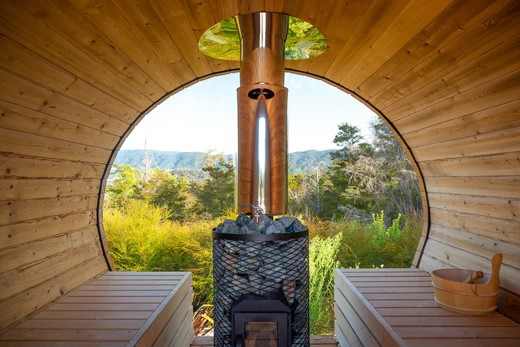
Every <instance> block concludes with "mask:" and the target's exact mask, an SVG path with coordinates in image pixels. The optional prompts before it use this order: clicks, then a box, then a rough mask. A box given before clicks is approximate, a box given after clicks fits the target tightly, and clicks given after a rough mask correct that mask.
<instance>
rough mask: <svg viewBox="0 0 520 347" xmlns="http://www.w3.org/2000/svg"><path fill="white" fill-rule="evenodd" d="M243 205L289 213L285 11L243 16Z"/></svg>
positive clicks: (251, 210) (240, 115)
mask: <svg viewBox="0 0 520 347" xmlns="http://www.w3.org/2000/svg"><path fill="white" fill-rule="evenodd" d="M237 24H238V27H239V29H240V35H241V66H240V88H238V90H237V94H238V177H237V204H238V206H237V208H238V211H239V212H241V213H254V212H255V208H256V207H259V208H261V209H262V210H263V212H264V213H265V214H268V215H280V214H285V213H286V211H287V88H285V87H284V46H285V39H286V37H287V27H288V18H287V15H284V14H281V13H269V12H257V13H251V14H245V15H240V16H239V17H238V19H237Z"/></svg>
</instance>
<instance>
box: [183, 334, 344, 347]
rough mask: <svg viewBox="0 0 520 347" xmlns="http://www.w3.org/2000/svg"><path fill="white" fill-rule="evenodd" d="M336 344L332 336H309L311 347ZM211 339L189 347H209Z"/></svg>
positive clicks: (201, 338)
mask: <svg viewBox="0 0 520 347" xmlns="http://www.w3.org/2000/svg"><path fill="white" fill-rule="evenodd" d="M337 345H338V344H337V342H336V338H334V336H311V347H336V346H337ZM211 346H213V337H206V336H197V337H195V338H194V339H193V343H192V344H191V347H211Z"/></svg>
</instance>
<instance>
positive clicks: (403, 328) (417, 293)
mask: <svg viewBox="0 0 520 347" xmlns="http://www.w3.org/2000/svg"><path fill="white" fill-rule="evenodd" d="M335 303H336V305H335V306H336V335H337V336H338V340H339V342H340V344H341V346H368V345H370V346H410V347H419V346H420V347H434V346H435V347H437V346H440V347H458V346H460V347H519V346H520V325H519V324H517V323H515V322H513V321H512V320H510V319H509V318H506V317H505V316H503V315H501V314H499V313H496V312H495V313H492V314H490V315H486V316H470V315H462V314H458V313H453V312H450V311H446V310H444V309H442V308H440V307H439V306H438V305H437V304H436V303H435V302H434V300H433V288H432V284H431V277H430V275H429V274H428V273H427V272H424V271H420V270H416V269H386V270H337V271H336V283H335Z"/></svg>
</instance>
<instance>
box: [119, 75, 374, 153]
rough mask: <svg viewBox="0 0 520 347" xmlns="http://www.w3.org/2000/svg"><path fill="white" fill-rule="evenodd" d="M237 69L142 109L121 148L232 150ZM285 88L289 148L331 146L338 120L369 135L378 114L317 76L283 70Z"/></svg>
mask: <svg viewBox="0 0 520 347" xmlns="http://www.w3.org/2000/svg"><path fill="white" fill-rule="evenodd" d="M238 86H239V75H238V73H232V74H227V75H222V76H217V77H212V78H210V79H207V80H204V81H200V82H198V83H196V84H194V85H192V86H190V87H188V88H186V89H184V90H182V91H180V92H178V93H176V94H174V95H172V96H170V97H169V98H168V99H166V100H165V101H164V102H162V103H161V104H159V105H158V106H157V107H156V108H154V109H153V110H152V111H151V112H150V113H149V114H147V115H146V116H145V117H144V118H143V120H141V122H140V123H139V124H138V125H137V126H136V127H135V128H134V130H133V131H132V133H130V135H129V136H128V137H127V139H126V141H125V142H124V144H123V147H122V148H123V149H143V148H145V141H146V148H147V149H149V150H163V151H180V152H214V153H225V154H233V153H236V150H237V129H236V127H237V126H236V124H237V107H236V103H237V101H236V89H237V88H238ZM285 86H286V87H287V88H288V89H289V101H288V129H289V132H288V139H289V144H288V145H289V152H297V151H304V150H309V149H317V150H323V149H334V148H336V146H335V145H334V143H333V139H334V135H335V134H336V133H337V131H338V125H339V124H340V123H344V122H348V123H349V124H350V125H355V126H357V127H359V128H360V129H361V133H362V135H363V136H364V138H365V140H366V141H370V140H371V138H372V135H371V130H370V124H371V122H372V121H373V120H374V119H375V118H376V117H378V116H377V114H375V113H374V112H373V111H371V110H370V109H369V108H368V107H366V106H365V105H364V104H363V103H361V102H360V101H358V100H356V99H355V98H354V97H352V96H350V95H349V94H347V93H345V92H344V91H342V90H340V89H338V88H336V87H334V86H331V85H329V84H327V83H325V82H322V81H319V80H317V79H314V78H311V77H307V76H302V75H297V74H293V73H286V75H285Z"/></svg>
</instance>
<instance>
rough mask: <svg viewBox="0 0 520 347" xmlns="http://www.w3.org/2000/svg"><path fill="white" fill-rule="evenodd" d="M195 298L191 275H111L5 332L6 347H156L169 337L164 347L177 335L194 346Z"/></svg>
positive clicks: (1, 340) (2, 342)
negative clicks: (193, 300) (159, 342)
mask: <svg viewBox="0 0 520 347" xmlns="http://www.w3.org/2000/svg"><path fill="white" fill-rule="evenodd" d="M192 297H193V290H192V287H191V274H190V273H180V272H164V273H162V272H153V273H133V272H111V273H105V274H102V275H100V276H98V277H96V278H94V279H91V280H89V281H87V282H86V283H84V284H82V285H81V286H79V287H78V288H76V289H74V290H72V291H71V292H70V293H68V294H66V295H64V296H62V297H60V298H58V299H57V300H56V301H55V302H54V303H51V304H49V305H47V306H46V307H44V308H42V309H41V310H39V311H37V312H35V313H34V314H33V315H32V316H31V317H29V318H28V319H26V320H24V321H22V322H20V323H19V324H17V325H16V326H14V327H12V328H10V329H8V330H6V331H5V332H3V333H2V335H0V347H4V346H22V347H24V346H25V347H28V346H31V347H62V346H77V347H89V346H97V347H122V346H125V347H131V346H147V347H150V346H153V345H154V343H155V341H156V340H160V341H163V342H164V341H165V339H167V340H166V342H165V343H163V344H162V345H161V344H159V345H160V346H161V347H162V346H167V345H168V344H169V343H170V342H171V341H169V340H170V339H169V338H170V337H173V336H172V334H177V333H178V334H177V335H178V338H179V340H178V341H176V346H177V345H178V346H183V347H188V346H189V344H190V341H188V340H189V339H191V337H192V335H193V328H192V323H191V322H192V312H193V308H192V303H191V302H192ZM175 312H177V314H175ZM167 326H168V329H166V327H167ZM170 330H171V331H170ZM168 334H169V335H168ZM163 335H164V336H166V337H163ZM182 341H184V342H183V343H182V344H178V343H179V342H182ZM159 345H157V346H159Z"/></svg>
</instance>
